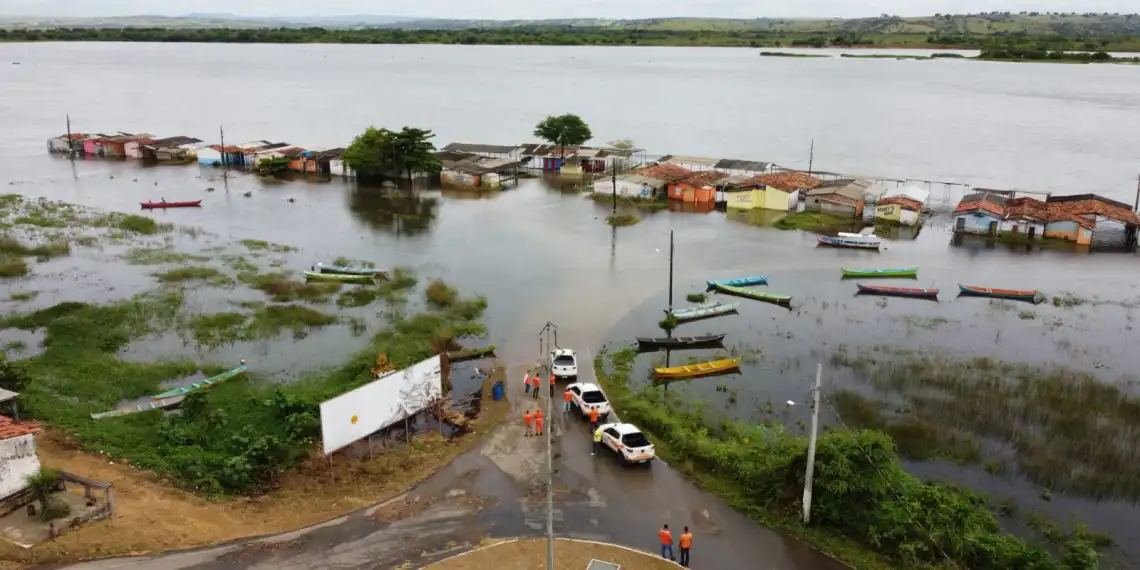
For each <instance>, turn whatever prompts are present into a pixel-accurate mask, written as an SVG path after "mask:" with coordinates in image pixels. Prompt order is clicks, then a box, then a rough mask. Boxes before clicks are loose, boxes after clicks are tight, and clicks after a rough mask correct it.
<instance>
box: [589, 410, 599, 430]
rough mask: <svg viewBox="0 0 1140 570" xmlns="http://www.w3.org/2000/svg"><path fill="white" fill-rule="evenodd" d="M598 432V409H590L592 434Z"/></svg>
mask: <svg viewBox="0 0 1140 570" xmlns="http://www.w3.org/2000/svg"><path fill="white" fill-rule="evenodd" d="M595 431H598V409H597V408H590V433H593V432H595Z"/></svg>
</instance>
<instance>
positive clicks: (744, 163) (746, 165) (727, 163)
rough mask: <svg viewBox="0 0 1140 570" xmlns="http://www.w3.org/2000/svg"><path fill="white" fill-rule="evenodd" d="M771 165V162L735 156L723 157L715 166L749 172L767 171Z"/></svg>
mask: <svg viewBox="0 0 1140 570" xmlns="http://www.w3.org/2000/svg"><path fill="white" fill-rule="evenodd" d="M771 167H772V163H770V162H759V161H755V160H737V159H733V158H722V159H721V160H719V161H717V163H716V164H714V165H713V168H721V169H724V170H747V171H749V172H767V171H768V169H769V168H771Z"/></svg>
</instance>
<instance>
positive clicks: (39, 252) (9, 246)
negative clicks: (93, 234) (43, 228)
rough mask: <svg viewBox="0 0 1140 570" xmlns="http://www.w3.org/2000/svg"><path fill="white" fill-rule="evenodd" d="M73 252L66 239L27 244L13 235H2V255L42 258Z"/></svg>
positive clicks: (0, 245) (0, 238) (0, 244)
mask: <svg viewBox="0 0 1140 570" xmlns="http://www.w3.org/2000/svg"><path fill="white" fill-rule="evenodd" d="M70 254H71V245H70V244H68V243H67V242H66V241H52V242H48V243H44V244H35V245H25V244H23V243H21V242H20V240H17V239H16V238H14V237H11V236H2V237H0V256H4V257H9V258H14V257H35V258H37V259H40V260H47V259H52V258H55V257H63V256H65V255H70Z"/></svg>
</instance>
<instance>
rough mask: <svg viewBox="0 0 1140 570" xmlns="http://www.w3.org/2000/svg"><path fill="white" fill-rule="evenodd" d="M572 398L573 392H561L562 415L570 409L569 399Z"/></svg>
mask: <svg viewBox="0 0 1140 570" xmlns="http://www.w3.org/2000/svg"><path fill="white" fill-rule="evenodd" d="M573 399H574V393H573V392H571V391H570V390H567V391H565V392H563V393H562V402H563V406H562V415H566V414H567V413H568V412H569V411H570V400H573Z"/></svg>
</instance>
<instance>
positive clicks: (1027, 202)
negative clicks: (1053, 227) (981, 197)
mask: <svg viewBox="0 0 1140 570" xmlns="http://www.w3.org/2000/svg"><path fill="white" fill-rule="evenodd" d="M1048 223H1049V208H1048V206H1047V205H1046V204H1045V202H1042V201H1041V200H1038V199H1036V198H1029V197H1023V198H1012V199H1009V200H1006V203H1005V219H1003V220H1002V222H1001V231H1003V232H1012V233H1015V234H1026V235H1028V236H1029V238H1030V239H1033V238H1040V237H1044V236H1045V229H1046V226H1047V225H1048Z"/></svg>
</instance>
